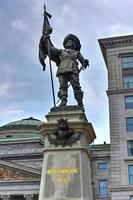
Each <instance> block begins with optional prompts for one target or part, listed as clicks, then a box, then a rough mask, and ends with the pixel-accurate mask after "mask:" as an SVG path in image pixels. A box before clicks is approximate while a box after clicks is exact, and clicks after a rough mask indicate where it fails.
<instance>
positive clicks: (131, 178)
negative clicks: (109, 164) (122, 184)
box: [128, 165, 133, 185]
mask: <svg viewBox="0 0 133 200" xmlns="http://www.w3.org/2000/svg"><path fill="white" fill-rule="evenodd" d="M130 167H132V173H130ZM128 178H129V184H130V185H133V165H128Z"/></svg>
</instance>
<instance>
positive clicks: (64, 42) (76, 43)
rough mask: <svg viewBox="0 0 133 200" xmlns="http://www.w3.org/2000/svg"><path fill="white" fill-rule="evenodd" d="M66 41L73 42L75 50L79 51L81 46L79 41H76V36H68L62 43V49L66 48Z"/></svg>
mask: <svg viewBox="0 0 133 200" xmlns="http://www.w3.org/2000/svg"><path fill="white" fill-rule="evenodd" d="M68 40H73V41H74V43H75V50H77V51H80V49H81V44H80V40H79V39H78V37H77V36H76V35H73V34H68V35H67V36H66V37H65V38H64V41H63V46H64V48H65V47H66V43H67V41H68Z"/></svg>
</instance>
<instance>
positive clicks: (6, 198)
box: [1, 195, 11, 200]
mask: <svg viewBox="0 0 133 200" xmlns="http://www.w3.org/2000/svg"><path fill="white" fill-rule="evenodd" d="M1 198H2V200H10V199H11V197H10V195H2V196H1Z"/></svg>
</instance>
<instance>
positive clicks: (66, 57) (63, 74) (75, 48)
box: [39, 27, 89, 110]
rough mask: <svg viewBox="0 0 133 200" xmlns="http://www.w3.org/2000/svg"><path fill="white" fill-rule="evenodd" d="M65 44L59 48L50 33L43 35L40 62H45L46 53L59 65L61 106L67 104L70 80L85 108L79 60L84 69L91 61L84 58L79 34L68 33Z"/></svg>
mask: <svg viewBox="0 0 133 200" xmlns="http://www.w3.org/2000/svg"><path fill="white" fill-rule="evenodd" d="M48 28H49V27H48ZM49 29H50V28H49ZM50 30H51V29H50ZM47 32H48V29H47ZM63 46H64V49H63V50H62V49H57V48H55V47H54V46H53V45H52V43H51V40H50V36H49V34H48V35H47V36H45V38H44V37H43V36H42V37H41V40H40V45H39V47H40V62H41V64H43V62H42V60H41V59H42V58H43V57H45V56H44V53H45V54H46V55H48V56H49V55H50V57H51V60H53V61H55V62H56V65H57V67H58V69H57V74H56V75H57V77H58V78H59V84H60V87H59V92H58V97H59V98H60V99H61V103H60V105H59V106H66V105H67V97H68V82H70V84H71V86H72V88H73V90H74V96H75V99H76V100H77V103H78V106H80V107H81V109H83V110H84V106H83V91H82V90H81V86H80V82H79V72H80V70H79V68H78V61H79V62H80V63H81V65H82V69H85V68H86V67H87V65H88V64H89V62H88V60H87V59H84V57H83V56H82V54H81V52H80V49H81V44H80V40H79V39H78V37H77V36H75V35H73V34H69V35H67V36H66V37H65V38H64V42H63ZM41 55H42V57H41ZM44 65H45V64H44ZM44 65H43V66H44ZM44 67H45V66H44Z"/></svg>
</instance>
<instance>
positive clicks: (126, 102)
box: [124, 95, 133, 110]
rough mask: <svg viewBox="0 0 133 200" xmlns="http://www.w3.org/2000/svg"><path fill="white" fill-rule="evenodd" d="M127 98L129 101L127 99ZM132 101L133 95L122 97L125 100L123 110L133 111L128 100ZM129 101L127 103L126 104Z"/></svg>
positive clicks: (132, 105)
mask: <svg viewBox="0 0 133 200" xmlns="http://www.w3.org/2000/svg"><path fill="white" fill-rule="evenodd" d="M128 98H129V99H128ZM131 98H132V99H133V95H127V96H125V97H124V100H125V109H127V110H128V109H133V101H129V100H130V99H131ZM128 101H129V103H128Z"/></svg>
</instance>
